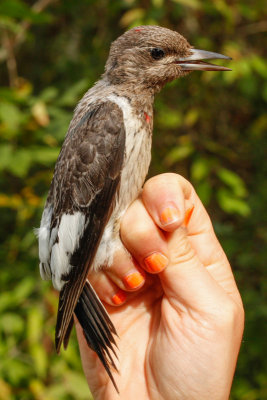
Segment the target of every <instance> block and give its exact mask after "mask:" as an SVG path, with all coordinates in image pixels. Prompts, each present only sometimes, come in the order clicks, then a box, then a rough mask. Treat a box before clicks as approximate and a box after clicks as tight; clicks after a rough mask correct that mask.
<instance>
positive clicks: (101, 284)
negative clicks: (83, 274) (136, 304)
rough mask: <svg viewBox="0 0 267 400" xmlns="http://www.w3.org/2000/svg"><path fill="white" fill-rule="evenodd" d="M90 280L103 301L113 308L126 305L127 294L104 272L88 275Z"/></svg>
mask: <svg viewBox="0 0 267 400" xmlns="http://www.w3.org/2000/svg"><path fill="white" fill-rule="evenodd" d="M88 279H89V281H90V283H91V284H92V286H93V288H94V289H95V291H96V293H97V294H98V296H99V298H100V299H101V300H103V301H105V302H106V303H108V304H110V305H112V306H120V305H122V304H124V303H125V301H126V299H127V294H126V292H125V291H124V290H122V289H121V288H119V287H118V286H117V285H116V284H115V283H114V282H113V281H112V280H111V279H109V277H108V276H107V274H106V273H105V272H104V271H98V272H92V273H90V274H89V275H88Z"/></svg>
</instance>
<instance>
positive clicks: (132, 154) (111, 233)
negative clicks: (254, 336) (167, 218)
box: [92, 95, 151, 270]
mask: <svg viewBox="0 0 267 400" xmlns="http://www.w3.org/2000/svg"><path fill="white" fill-rule="evenodd" d="M108 100H111V101H113V102H114V103H116V104H118V106H119V107H120V108H121V109H122V111H123V117H124V124H125V131H126V143H125V156H124V164H123V169H122V174H121V181H120V187H119V190H118V191H117V193H116V202H115V207H114V210H113V212H112V214H111V217H110V219H109V222H108V224H107V226H106V227H105V230H104V233H103V236H102V239H101V242H100V245H99V247H98V250H97V252H96V255H95V258H94V262H93V265H92V267H93V269H94V270H97V269H99V268H101V267H107V266H110V265H111V264H112V262H113V255H114V253H115V252H116V251H117V250H119V249H121V248H124V246H123V244H122V243H121V240H120V235H119V229H120V220H121V218H122V216H123V214H124V213H125V211H126V210H127V208H128V207H129V205H130V204H131V203H132V202H133V201H134V200H135V199H136V198H137V197H138V195H139V193H140V191H141V188H142V186H143V183H144V180H145V177H146V175H147V172H148V168H149V164H150V160H151V133H150V131H149V130H148V129H145V127H144V125H143V124H142V121H141V120H140V119H139V118H138V117H137V116H135V115H134V114H133V112H132V107H131V105H130V104H129V103H128V101H127V100H126V99H124V98H121V97H117V96H114V95H111V96H109V97H108Z"/></svg>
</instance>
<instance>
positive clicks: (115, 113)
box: [38, 25, 230, 391]
mask: <svg viewBox="0 0 267 400" xmlns="http://www.w3.org/2000/svg"><path fill="white" fill-rule="evenodd" d="M210 59H226V60H227V59H230V57H227V56H224V55H222V54H219V53H214V52H210V51H205V50H199V49H195V48H193V47H192V46H191V45H190V44H189V43H188V41H187V40H186V39H185V38H184V37H183V36H182V35H181V34H179V33H178V32H176V31H172V30H170V29H168V28H164V27H160V26H154V25H143V26H138V27H135V28H132V29H130V30H128V31H126V32H125V33H124V34H122V35H121V36H120V37H119V38H117V39H116V40H115V41H114V42H113V43H112V44H111V47H110V52H109V56H108V59H107V62H106V65H105V70H104V73H103V75H102V76H101V79H100V80H99V81H97V82H96V83H95V85H94V86H93V87H92V88H90V89H89V90H88V91H87V92H86V93H85V95H84V96H83V98H82V99H81V100H80V102H79V103H78V105H77V106H76V108H75V111H74V115H73V118H72V120H71V122H70V125H69V129H68V131H67V134H66V136H65V140H64V142H63V145H62V148H61V151H60V154H59V157H58V159H57V162H56V165H55V170H54V175H53V179H52V182H51V187H50V190H49V193H48V196H47V200H46V204H45V207H44V210H43V214H42V218H41V224H40V228H39V229H38V240H39V259H40V273H41V277H42V278H43V279H45V280H49V279H51V280H52V283H53V286H54V287H55V289H57V290H58V291H59V292H60V293H59V304H58V313H57V322H56V332H55V347H56V351H57V352H59V351H60V348H61V346H62V344H63V345H64V348H67V345H68V342H69V337H70V333H71V330H72V327H73V322H74V316H75V317H76V318H77V320H78V321H79V323H80V325H81V326H82V329H83V334H84V337H85V339H86V341H87V344H88V346H89V347H90V348H91V349H92V350H93V351H95V352H96V354H97V355H98V357H99V359H100V360H101V362H102V364H103V366H104V368H105V370H106V372H107V374H108V375H109V377H110V379H111V381H112V383H113V385H114V387H115V389H116V390H117V391H118V387H117V385H116V382H115V380H114V377H113V373H112V372H113V370H114V369H115V370H117V367H116V364H115V362H114V357H115V358H116V357H117V352H116V347H117V345H116V335H117V332H116V328H115V326H114V325H113V323H112V322H111V320H110V318H109V315H108V313H107V311H106V310H105V307H104V305H103V304H102V303H101V301H100V299H99V298H98V296H97V294H96V292H95V291H94V289H93V287H92V285H91V284H90V282H89V280H88V278H87V276H88V272H89V271H92V270H94V271H98V270H99V269H101V268H108V267H109V266H110V265H111V264H112V261H113V256H114V253H115V252H116V251H117V250H120V249H122V248H124V246H123V244H122V242H121V239H120V233H119V231H120V221H121V218H122V216H123V214H124V213H125V211H126V210H127V208H128V206H129V205H130V204H131V203H132V202H133V201H134V200H135V199H136V198H137V197H138V195H139V193H140V191H141V189H142V186H143V184H144V181H145V178H146V175H147V172H148V169H149V164H150V160H151V145H152V130H153V101H154V96H155V94H156V93H158V92H159V91H160V90H161V89H162V88H163V86H164V85H165V84H166V83H167V82H170V81H173V80H174V79H177V78H180V77H183V76H185V75H187V74H188V73H190V72H191V71H229V70H230V69H229V68H226V67H224V66H218V65H214V64H211V63H208V62H207V61H206V60H210Z"/></svg>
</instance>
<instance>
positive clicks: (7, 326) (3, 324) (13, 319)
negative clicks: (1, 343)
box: [0, 313, 24, 335]
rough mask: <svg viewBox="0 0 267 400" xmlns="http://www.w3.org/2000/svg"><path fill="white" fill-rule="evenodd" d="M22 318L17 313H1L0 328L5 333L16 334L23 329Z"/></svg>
mask: <svg viewBox="0 0 267 400" xmlns="http://www.w3.org/2000/svg"><path fill="white" fill-rule="evenodd" d="M23 328H24V320H23V318H22V317H21V316H20V315H18V314H13V313H6V314H3V315H1V319H0V329H2V330H3V331H4V332H6V333H7V334H12V335H13V334H18V333H21V332H22V331H23Z"/></svg>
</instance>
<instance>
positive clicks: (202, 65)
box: [175, 49, 232, 71]
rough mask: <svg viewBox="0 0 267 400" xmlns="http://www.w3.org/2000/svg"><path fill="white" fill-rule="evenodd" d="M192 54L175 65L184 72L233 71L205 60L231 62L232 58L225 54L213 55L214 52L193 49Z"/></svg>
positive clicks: (180, 59)
mask: <svg viewBox="0 0 267 400" xmlns="http://www.w3.org/2000/svg"><path fill="white" fill-rule="evenodd" d="M190 51H191V54H190V55H189V56H188V57H184V58H179V60H177V61H176V62H175V63H176V64H179V66H180V67H181V68H182V69H183V70H184V71H232V70H231V69H230V68H226V67H223V66H221V65H213V64H210V63H207V62H205V61H203V60H210V59H224V60H231V57H227V56H224V55H223V54H219V53H213V52H212V51H206V50H198V49H191V50H190Z"/></svg>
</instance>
